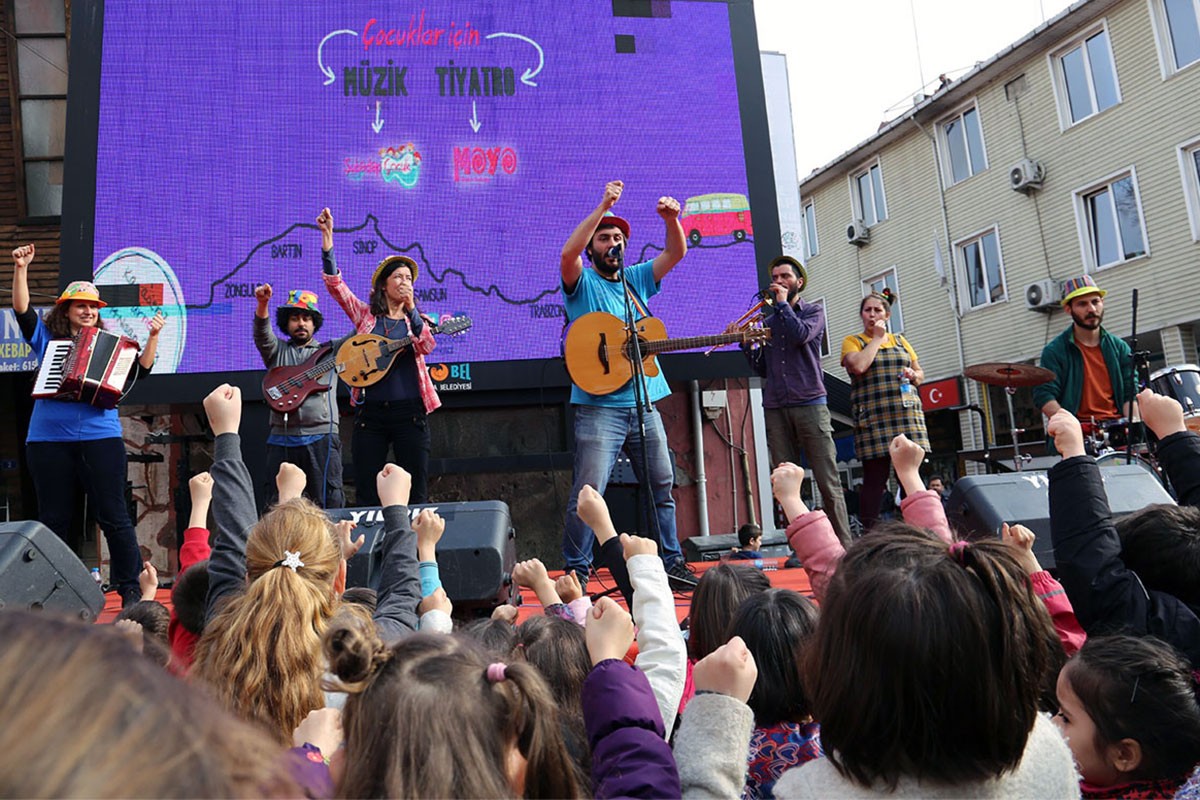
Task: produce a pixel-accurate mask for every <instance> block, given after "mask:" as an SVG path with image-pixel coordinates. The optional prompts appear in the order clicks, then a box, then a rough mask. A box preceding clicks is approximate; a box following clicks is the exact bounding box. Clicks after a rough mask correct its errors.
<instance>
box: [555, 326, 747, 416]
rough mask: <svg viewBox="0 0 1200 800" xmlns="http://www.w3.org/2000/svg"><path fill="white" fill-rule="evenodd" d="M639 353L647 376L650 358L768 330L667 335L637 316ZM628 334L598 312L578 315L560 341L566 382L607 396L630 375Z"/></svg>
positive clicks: (652, 367)
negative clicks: (679, 335) (567, 379)
mask: <svg viewBox="0 0 1200 800" xmlns="http://www.w3.org/2000/svg"><path fill="white" fill-rule="evenodd" d="M634 325H635V328H636V331H637V339H638V343H639V346H640V348H641V351H642V369H643V371H644V372H645V373H646V376H647V377H650V378H653V377H654V376H656V375H658V364H657V363H655V361H654V356H656V355H658V354H659V353H669V352H671V351H674V350H692V349H694V348H698V347H713V346H720V345H723V344H733V343H735V342H736V343H738V344H741V343H743V342H749V343H761V342H765V341H766V340H767V339H770V338H771V331H770V329H768V328H746V329H744V330H740V331H737V332H735V333H721V334H717V335H716V336H684V337H681V338H679V339H668V338H667V329H666V326H665V325H663V322H662V320H660V319H657V318H656V317H642V318H641V319H639V320H638V321H637V322H636V323H635V324H634ZM632 338H633V337H632V336H630V335H629V333H628V332H627V331H626V330H625V321H624V320H622V319H621V318H620V317H616V316H613V315H612V314H609V313H607V312H604V311H593V312H592V313H590V314H584V315H583V316H582V317H580V318H579V319H577V320H575V321H574V322H573V323H571V327H570V328H569V329H568V330H567V338H566V341H564V343H563V357H564V358H565V359H566V362H567V372H568V373H569V374H570V375H571V380H572V381H574V382H575V385H576V386H578V387H579V388H580V389H583V390H584V391H585V392H587V393H588V394H596V395H604V394H612V393H613V392H615V391H616V390H617V389H620V388H621V387H622V386H624V385H625V384H627V383H629V381H630V380H631V379H632V378H633V347H632V344H633V342H632Z"/></svg>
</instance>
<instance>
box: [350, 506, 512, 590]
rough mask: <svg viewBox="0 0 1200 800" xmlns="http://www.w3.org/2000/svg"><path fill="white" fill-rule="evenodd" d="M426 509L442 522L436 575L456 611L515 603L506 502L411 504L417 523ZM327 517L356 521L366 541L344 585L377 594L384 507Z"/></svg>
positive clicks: (355, 532) (510, 524)
mask: <svg viewBox="0 0 1200 800" xmlns="http://www.w3.org/2000/svg"><path fill="white" fill-rule="evenodd" d="M425 508H428V509H432V510H433V511H436V512H437V513H438V514H440V515H441V517H442V519H444V520H446V530H445V532H444V533H443V534H442V539H441V541H440V542H438V546H437V562H438V573H439V575H440V577H441V580H442V587H443V588H444V589H445V590H446V594H447V596H449V598H450V602H452V603H453V604H454V608H455V612H456V613H457V612H459V611H464V612H475V611H486V612H488V613H490V612H491V609H493V608H495V607H496V606H498V605H503V604H505V603H512V604H515V603H516V602H517V600H518V598H519V597H520V590H519V589H518V588H517V586H516V584H514V583H513V581H512V568H513V565H514V564H515V563H516V561H517V547H516V533H515V532H514V531H513V527H512V518H511V517H510V516H509V511H508V504H507V503H504V502H501V501H499V500H484V501H473V502H464V503H428V504H425V505H416V506H409V512H410V513H411V516H412V518H414V519H415V518H416V516H417V514H418V513H419V512H420V511H421V510H422V509H425ZM329 516H330V517H332V518H333V519H335V520H339V519H350V520H354V521H355V522H357V523H358V527H357V528H355V530H354V534H355V537H356V538H357V536H358V534H363V535H364V536H365V537H366V542H365V543H364V544H363V548H362V549H361V550H360V551H358V553H357V554H356V555H355V556H354V558H352V559H350V561H349V562H348V563H347V565H346V586H348V587H349V586H367V587H370V588H372V589H376V590H378V589H379V579H380V572H381V570H382V568H383V545H384V537H383V509H381V508H378V507H374V508H371V507H368V508H338V509H330V510H329Z"/></svg>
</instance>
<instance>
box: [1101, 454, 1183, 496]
mask: <svg viewBox="0 0 1200 800" xmlns="http://www.w3.org/2000/svg"><path fill="white" fill-rule="evenodd" d="M1126 464H1133V465H1135V466H1138V467H1141V468H1142V469H1144V470H1146V472H1148V473H1150V474H1151V475H1153V476H1154V480H1156V481H1158V482H1159V484H1160V485H1162V486H1163V487H1164V488H1165V487H1166V482H1165V481H1164V480H1163V478H1162V475H1160V474H1159V472H1158V467H1156V466H1154V463H1153V462H1152V461H1150V459H1148V458H1146V457H1144V456H1139V455H1137V454H1134V455H1133V456H1130V455H1128V454H1127V453H1120V452H1118V453H1105V454H1104V455H1102V456H1100V457H1098V458H1097V459H1096V466H1099V467H1123V466H1125V465H1126Z"/></svg>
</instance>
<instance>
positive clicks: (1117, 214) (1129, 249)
mask: <svg viewBox="0 0 1200 800" xmlns="http://www.w3.org/2000/svg"><path fill="white" fill-rule="evenodd" d="M1075 196H1076V198H1077V204H1078V205H1077V210H1078V212H1079V214H1080V219H1081V221H1082V225H1083V228H1084V230H1083V234H1084V243H1085V246H1086V248H1087V255H1086V261H1087V262H1088V264H1090V265H1091V266H1093V267H1095V268H1097V269H1101V268H1104V267H1109V266H1112V265H1114V264H1121V263H1123V262H1125V261H1129V260H1131V259H1134V258H1138V257H1140V256H1144V255H1146V252H1147V251H1146V231H1145V226H1144V225H1143V222H1142V203H1141V198H1140V197H1139V196H1138V190H1137V180H1136V176H1135V174H1134V173H1133V171H1132V170H1131V171H1129V172H1126V173H1124V174H1120V175H1117V176H1115V177H1113V178H1109V179H1107V180H1106V181H1105V183H1103V184H1101V185H1099V186H1093V187H1090V188H1088V189H1085V190H1083V191H1080V192H1076V194H1075Z"/></svg>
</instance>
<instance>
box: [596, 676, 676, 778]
mask: <svg viewBox="0 0 1200 800" xmlns="http://www.w3.org/2000/svg"><path fill="white" fill-rule="evenodd" d="M583 723H584V725H585V726H586V728H587V735H588V742H589V743H590V744H591V746H592V786H593V790H594V792H595V797H596V799H597V800H602V798H608V797H679V796H680V795H681V794H682V790H681V789H680V785H679V770H678V768H677V767H676V766H675V755H674V754H673V753H672V752H671V746H670V745H669V744H667V742H666V740H665V739H664V738H663V734H664V731H663V723H662V714H660V713H659V711H658V702H657V701H656V700H655V699H654V692H653V690H651V688H650V681H648V680H646V676H645V675H644V674H643V673H642V671H641V670H639V669H638V668H637V667H634V666H631V665H630V664H627V663H625V662H624V661H620V660H617V659H615V658H610V659H608V660H607V661H601V662H600V663H599V664H597V665H596V666H595V667H593V668H592V671H591V672H590V673H588V676H587V680H585V681H584V682H583Z"/></svg>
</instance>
